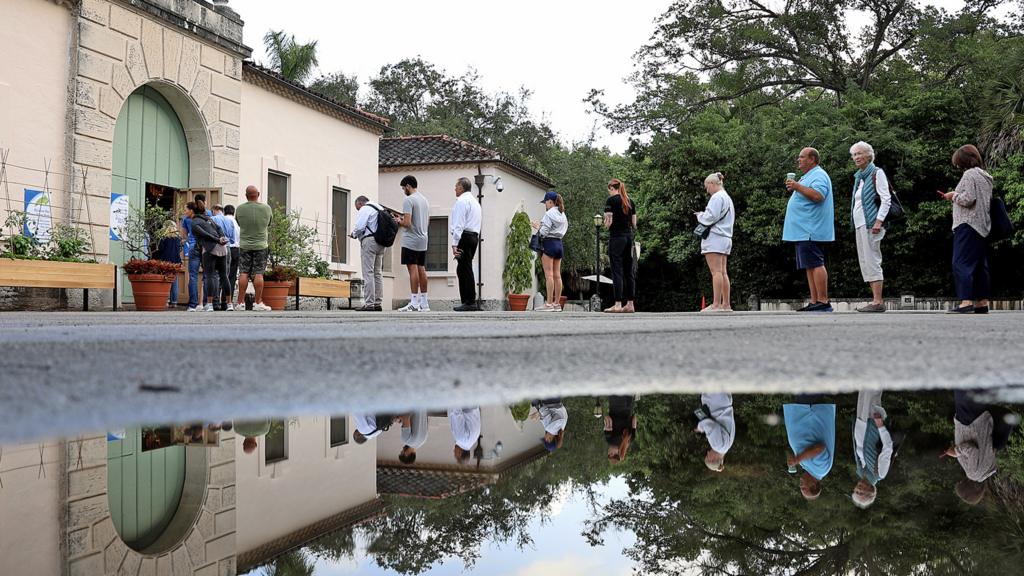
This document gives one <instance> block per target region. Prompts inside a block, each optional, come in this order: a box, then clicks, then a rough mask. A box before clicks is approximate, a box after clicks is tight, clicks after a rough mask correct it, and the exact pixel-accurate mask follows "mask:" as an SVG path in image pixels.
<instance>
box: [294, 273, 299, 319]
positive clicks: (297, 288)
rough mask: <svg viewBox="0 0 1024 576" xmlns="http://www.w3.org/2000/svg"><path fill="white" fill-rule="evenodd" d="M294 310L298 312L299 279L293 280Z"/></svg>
mask: <svg viewBox="0 0 1024 576" xmlns="http://www.w3.org/2000/svg"><path fill="white" fill-rule="evenodd" d="M295 310H296V311H298V310H299V279H298V278H296V279H295Z"/></svg>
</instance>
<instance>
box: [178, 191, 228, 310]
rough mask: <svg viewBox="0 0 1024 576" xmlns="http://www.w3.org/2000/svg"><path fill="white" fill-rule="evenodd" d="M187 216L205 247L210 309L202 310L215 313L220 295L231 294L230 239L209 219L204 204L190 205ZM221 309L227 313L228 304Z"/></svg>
mask: <svg viewBox="0 0 1024 576" xmlns="http://www.w3.org/2000/svg"><path fill="white" fill-rule="evenodd" d="M185 213H186V214H187V215H188V216H189V217H190V218H192V235H193V236H195V237H196V242H199V243H200V244H202V246H203V284H204V286H203V299H204V300H206V301H207V302H206V308H205V309H201V310H204V311H206V312H213V310H214V302H215V300H216V298H217V295H218V294H221V295H224V294H227V284H228V263H227V253H228V250H227V243H228V239H227V237H226V236H224V232H223V231H222V230H221V229H220V226H218V225H217V223H216V222H214V221H213V220H211V219H210V217H209V216H207V215H206V203H205V202H203V201H202V200H196V201H195V202H189V203H188V204H186V205H185ZM218 287H220V289H219V290H218ZM222 300H223V298H222ZM200 304H202V302H200ZM220 308H221V309H222V310H226V309H227V301H223V302H221V303H220Z"/></svg>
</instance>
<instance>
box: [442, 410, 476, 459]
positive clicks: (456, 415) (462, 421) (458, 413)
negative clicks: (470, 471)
mask: <svg viewBox="0 0 1024 576" xmlns="http://www.w3.org/2000/svg"><path fill="white" fill-rule="evenodd" d="M448 424H449V425H451V427H452V437H454V438H455V448H454V449H453V453H454V455H455V461H456V462H457V463H459V464H465V463H467V462H469V457H470V456H471V455H472V453H473V447H474V446H476V443H477V441H479V439H480V407H479V406H476V407H473V408H449V409H448Z"/></svg>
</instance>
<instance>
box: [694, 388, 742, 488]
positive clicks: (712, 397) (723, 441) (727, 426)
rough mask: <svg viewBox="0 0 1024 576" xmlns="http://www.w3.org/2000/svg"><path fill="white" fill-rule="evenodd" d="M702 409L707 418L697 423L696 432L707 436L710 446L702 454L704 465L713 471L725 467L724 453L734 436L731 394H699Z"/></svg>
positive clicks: (734, 419)
mask: <svg viewBox="0 0 1024 576" xmlns="http://www.w3.org/2000/svg"><path fill="white" fill-rule="evenodd" d="M700 402H701V404H702V405H703V406H702V407H701V408H702V411H704V412H706V414H705V416H707V418H702V419H701V420H700V422H698V423H697V429H696V430H695V431H696V432H698V433H700V434H704V435H705V436H707V439H708V444H709V445H710V446H711V448H710V449H709V450H708V452H707V454H706V455H705V456H704V465H705V466H707V467H708V469H709V470H711V471H713V472H721V471H722V470H724V469H725V453H726V452H728V451H729V448H732V443H733V440H735V438H736V416H735V414H734V413H733V410H732V394H701V395H700Z"/></svg>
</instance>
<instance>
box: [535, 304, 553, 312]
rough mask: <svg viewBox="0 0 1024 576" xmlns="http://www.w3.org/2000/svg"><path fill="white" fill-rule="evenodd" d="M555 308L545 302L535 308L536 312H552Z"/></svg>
mask: <svg viewBox="0 0 1024 576" xmlns="http://www.w3.org/2000/svg"><path fill="white" fill-rule="evenodd" d="M555 310H556V308H555V307H554V306H552V305H551V304H545V305H544V307H543V308H537V312H554V311H555Z"/></svg>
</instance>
